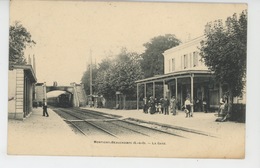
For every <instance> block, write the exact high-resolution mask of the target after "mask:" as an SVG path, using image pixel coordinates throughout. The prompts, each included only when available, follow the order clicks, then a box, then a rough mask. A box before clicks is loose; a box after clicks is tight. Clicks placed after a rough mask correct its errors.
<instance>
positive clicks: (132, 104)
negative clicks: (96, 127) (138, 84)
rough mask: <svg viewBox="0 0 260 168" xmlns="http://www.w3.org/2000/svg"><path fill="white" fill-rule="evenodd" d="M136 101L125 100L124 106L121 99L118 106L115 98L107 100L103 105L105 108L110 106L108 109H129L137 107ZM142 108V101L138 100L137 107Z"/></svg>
mask: <svg viewBox="0 0 260 168" xmlns="http://www.w3.org/2000/svg"><path fill="white" fill-rule="evenodd" d="M136 105H137V101H136V100H126V101H125V107H124V104H123V101H122V102H120V103H119V104H118V106H117V105H116V101H115V100H107V101H106V103H105V105H104V107H105V108H110V109H113V108H114V109H127V110H131V109H136V108H137V106H136ZM141 108H143V103H142V101H139V109H141Z"/></svg>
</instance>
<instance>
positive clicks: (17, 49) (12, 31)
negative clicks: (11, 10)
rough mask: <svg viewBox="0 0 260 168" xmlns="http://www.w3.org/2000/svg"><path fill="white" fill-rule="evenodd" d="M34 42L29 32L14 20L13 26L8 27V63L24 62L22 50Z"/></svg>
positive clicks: (20, 63)
mask: <svg viewBox="0 0 260 168" xmlns="http://www.w3.org/2000/svg"><path fill="white" fill-rule="evenodd" d="M34 44H36V43H35V42H34V41H33V40H32V39H31V34H30V32H28V31H27V29H26V28H25V27H23V25H22V24H21V23H19V22H15V24H14V25H13V26H10V27H9V65H10V64H18V65H24V64H26V60H25V57H24V50H25V49H26V47H27V46H29V47H31V46H32V45H34Z"/></svg>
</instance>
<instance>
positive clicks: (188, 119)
mask: <svg viewBox="0 0 260 168" xmlns="http://www.w3.org/2000/svg"><path fill="white" fill-rule="evenodd" d="M9 7H10V8H9V12H10V16H9V17H10V18H9V50H8V52H9V53H8V55H9V60H8V106H7V111H6V113H7V116H8V123H7V124H8V128H7V154H8V155H19V156H20V155H23V156H28V155H30V156H83V157H85V156H87V157H88V156H94V157H138V158H140V157H142V158H195V159H245V157H246V154H245V153H246V124H247V123H246V114H247V110H246V109H247V65H248V64H247V52H248V49H247V46H248V45H247V44H248V43H247V39H248V29H247V28H248V4H246V3H205V2H200V3H199V2H197V3H195V2H130V1H128V2H122V1H108V2H106V1H67V0H60V1H48V0H11V1H10V2H9Z"/></svg>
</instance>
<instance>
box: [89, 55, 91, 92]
mask: <svg viewBox="0 0 260 168" xmlns="http://www.w3.org/2000/svg"><path fill="white" fill-rule="evenodd" d="M89 68H90V70H89V72H90V75H89V82H90V83H89V84H90V95H92V51H91V50H90V66H89Z"/></svg>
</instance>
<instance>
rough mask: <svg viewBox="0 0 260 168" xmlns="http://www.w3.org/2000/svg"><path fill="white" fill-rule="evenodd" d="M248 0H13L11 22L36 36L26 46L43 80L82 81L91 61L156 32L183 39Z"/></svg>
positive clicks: (138, 46) (137, 48)
mask: <svg viewBox="0 0 260 168" xmlns="http://www.w3.org/2000/svg"><path fill="white" fill-rule="evenodd" d="M246 8H247V6H246V5H245V4H217V3H215V4H213V3H212V4H206V3H204V4H202V3H193V4H192V3H169V2H168V3H166V2H164V3H162V2H161V3H155V2H154V3H151V2H150V3H148V2H86V1H18V0H13V1H12V2H11V3H10V24H13V23H14V22H15V21H19V22H20V23H21V24H22V25H23V26H24V27H26V28H27V30H28V31H29V32H30V33H31V35H32V39H33V40H34V41H35V42H36V45H35V46H34V47H33V48H28V49H27V50H26V52H25V53H26V57H28V55H30V56H32V55H34V56H35V59H36V77H37V81H38V82H39V83H41V82H46V83H47V85H52V84H53V82H54V81H57V82H58V85H69V84H70V83H71V82H76V83H80V82H81V77H82V75H83V73H84V71H85V70H86V68H87V65H88V64H90V60H91V59H90V55H92V62H93V63H99V62H100V61H101V60H102V59H104V58H105V57H107V56H111V55H115V54H118V53H119V52H120V50H121V48H122V47H126V48H127V49H128V51H134V52H138V53H142V52H144V50H145V48H144V47H143V44H144V43H146V42H149V41H150V39H151V38H153V37H155V36H158V35H165V34H175V36H176V37H177V38H178V39H180V40H181V41H182V42H185V41H187V39H188V38H189V37H190V38H191V39H192V38H196V37H198V36H201V35H203V31H204V26H205V24H206V23H207V22H210V21H214V20H217V19H223V20H225V19H226V18H227V17H228V16H232V15H233V13H241V11H242V10H244V9H246Z"/></svg>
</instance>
